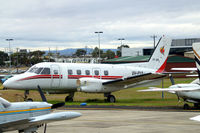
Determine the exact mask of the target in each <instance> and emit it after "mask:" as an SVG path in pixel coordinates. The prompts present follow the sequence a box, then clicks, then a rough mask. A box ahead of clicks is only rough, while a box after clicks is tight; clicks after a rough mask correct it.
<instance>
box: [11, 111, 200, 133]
mask: <svg viewBox="0 0 200 133" xmlns="http://www.w3.org/2000/svg"><path fill="white" fill-rule="evenodd" d="M59 111H60V110H59ZM61 111H62V110H61ZM65 111H66V110H65ZM67 111H75V112H80V113H82V116H81V117H79V118H76V119H72V120H66V121H59V122H53V123H49V124H48V127H47V133H195V132H199V131H200V122H196V121H192V120H190V119H189V118H191V117H194V116H197V115H200V112H195V111H192V112H189V111H187V112H184V111H144V110H124V109H122V110H114V109H113V110H67ZM43 129H44V128H43V127H41V128H39V130H38V132H39V133H43ZM14 132H15V133H16V131H13V132H10V133H14Z"/></svg>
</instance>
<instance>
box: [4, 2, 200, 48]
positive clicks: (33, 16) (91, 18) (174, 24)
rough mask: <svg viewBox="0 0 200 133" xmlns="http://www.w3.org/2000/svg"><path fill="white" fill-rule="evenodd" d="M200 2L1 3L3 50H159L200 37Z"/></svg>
mask: <svg viewBox="0 0 200 133" xmlns="http://www.w3.org/2000/svg"><path fill="white" fill-rule="evenodd" d="M199 5H200V1H199V0H176V1H175V0H0V46H1V47H0V50H7V49H8V46H9V43H8V41H6V39H10V38H12V39H14V40H13V41H11V42H10V44H11V48H12V50H15V49H16V48H21V49H22V48H26V49H29V50H48V49H49V48H50V49H56V47H57V49H58V50H59V49H65V48H83V47H86V46H87V47H88V48H94V47H96V46H98V35H97V34H95V33H94V32H96V31H103V33H102V34H100V40H101V48H117V47H118V46H120V45H121V42H120V41H119V40H118V39H119V38H124V39H125V40H124V41H123V42H122V43H123V44H127V45H129V46H130V47H132V48H134V47H146V46H153V39H152V38H151V36H152V35H156V36H157V38H156V40H158V39H159V37H161V36H162V35H168V36H170V37H171V38H176V39H177V38H195V37H200V36H199V35H200V8H199Z"/></svg>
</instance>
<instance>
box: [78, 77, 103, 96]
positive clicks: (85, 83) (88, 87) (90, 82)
mask: <svg viewBox="0 0 200 133" xmlns="http://www.w3.org/2000/svg"><path fill="white" fill-rule="evenodd" d="M77 86H78V91H80V92H91V93H95V92H96V93H98V92H103V85H102V80H101V79H97V78H80V79H78V80H77Z"/></svg>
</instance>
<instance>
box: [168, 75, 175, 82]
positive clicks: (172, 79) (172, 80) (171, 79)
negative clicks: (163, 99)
mask: <svg viewBox="0 0 200 133" xmlns="http://www.w3.org/2000/svg"><path fill="white" fill-rule="evenodd" d="M169 78H170V81H171V83H172V85H175V82H174V78H173V77H172V75H171V74H170V75H169Z"/></svg>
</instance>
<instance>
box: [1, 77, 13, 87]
mask: <svg viewBox="0 0 200 133" xmlns="http://www.w3.org/2000/svg"><path fill="white" fill-rule="evenodd" d="M3 86H4V87H5V88H12V87H13V86H12V83H11V82H10V81H9V79H8V80H6V81H5V82H4V83H3Z"/></svg>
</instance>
